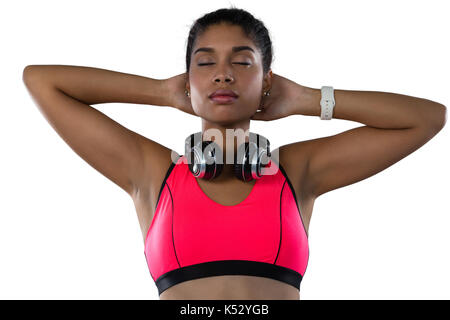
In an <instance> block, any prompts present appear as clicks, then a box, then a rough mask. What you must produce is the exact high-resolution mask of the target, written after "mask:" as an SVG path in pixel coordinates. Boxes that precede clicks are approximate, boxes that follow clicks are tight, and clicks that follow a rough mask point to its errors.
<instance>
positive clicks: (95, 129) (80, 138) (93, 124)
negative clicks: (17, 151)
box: [23, 71, 171, 196]
mask: <svg viewBox="0 0 450 320" xmlns="http://www.w3.org/2000/svg"><path fill="white" fill-rule="evenodd" d="M27 72H28V71H26V72H25V71H24V78H23V80H24V83H25V85H26V86H27V88H28V90H29V92H30V94H31V95H32V97H33V100H34V101H35V103H36V104H37V105H38V106H39V109H40V111H41V112H42V114H43V115H44V117H45V118H46V119H47V121H48V122H49V123H50V125H51V126H52V127H53V129H55V131H56V132H57V133H58V135H59V136H60V137H61V138H62V139H63V140H64V141H65V142H66V143H67V144H68V145H69V146H70V147H71V148H72V150H74V151H75V152H76V153H77V154H78V155H79V156H80V157H81V158H83V159H84V160H85V161H86V162H87V163H89V164H90V165H91V166H92V167H93V168H95V169H96V170H97V171H99V172H100V173H102V174H103V175H104V176H105V177H107V178H108V179H110V180H111V181H113V182H114V183H115V184H117V185H118V186H119V187H121V188H122V189H123V190H125V191H126V192H127V193H128V194H129V195H131V196H132V195H133V194H134V193H135V192H136V190H137V188H139V186H140V185H141V184H143V183H146V181H145V179H148V178H149V177H150V178H151V176H152V174H154V173H153V172H151V171H152V170H146V163H148V162H151V163H152V164H155V163H158V165H156V166H155V167H159V166H160V164H162V165H163V166H165V163H169V162H170V159H171V158H170V153H171V149H168V148H166V147H165V146H163V145H160V144H158V143H156V142H154V141H152V140H150V139H147V138H145V137H143V136H141V135H139V134H137V133H136V132H133V131H131V130H129V129H127V128H125V127H124V126H122V125H121V124H119V123H117V122H116V121H114V120H113V119H111V118H109V117H108V116H106V115H105V114H103V113H102V112H100V111H98V110H97V109H95V108H93V107H91V106H90V105H87V104H85V103H82V102H80V101H78V100H76V99H74V98H72V97H69V96H68V95H66V94H65V93H63V92H62V91H60V90H59V89H57V88H55V87H53V86H52V85H50V84H48V83H42V82H41V81H33V75H32V73H31V74H30V73H28V74H26V73H27ZM147 166H148V165H147ZM144 173H145V174H144Z"/></svg>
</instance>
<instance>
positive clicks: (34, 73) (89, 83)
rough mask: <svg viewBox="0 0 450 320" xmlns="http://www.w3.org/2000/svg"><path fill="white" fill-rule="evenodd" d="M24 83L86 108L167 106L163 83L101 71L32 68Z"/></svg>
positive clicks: (71, 68) (81, 67)
mask: <svg viewBox="0 0 450 320" xmlns="http://www.w3.org/2000/svg"><path fill="white" fill-rule="evenodd" d="M23 77H24V79H25V78H28V81H29V82H31V83H36V84H37V85H50V86H53V87H55V88H57V89H59V90H61V91H62V92H64V93H65V94H67V95H68V96H70V97H72V98H74V99H77V100H79V101H82V102H84V103H86V104H89V105H94V104H100V103H109V102H124V103H136V104H149V105H157V106H167V105H168V104H167V101H166V94H165V90H164V88H163V81H161V80H157V79H152V78H147V77H142V76H138V75H133V74H128V73H122V72H116V71H111V70H106V69H100V68H92V67H83V66H69V65H32V66H28V67H27V68H26V69H25V70H24V75H23Z"/></svg>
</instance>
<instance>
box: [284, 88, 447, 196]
mask: <svg viewBox="0 0 450 320" xmlns="http://www.w3.org/2000/svg"><path fill="white" fill-rule="evenodd" d="M310 89H311V88H310ZM309 94H310V95H311V96H310V99H304V100H303V101H307V104H306V105H301V104H299V105H298V106H299V107H298V114H302V115H309V116H317V117H319V116H320V94H321V93H320V89H311V90H309ZM334 94H335V100H336V105H335V107H334V112H333V118H336V119H345V120H351V121H357V122H360V123H363V124H366V125H365V126H361V127H358V128H354V129H351V130H347V131H345V132H342V133H339V134H336V135H333V136H328V137H323V138H318V139H313V140H308V141H301V142H297V143H291V144H288V145H284V146H282V147H280V157H281V158H282V159H284V163H285V167H287V168H288V169H286V170H287V171H289V173H290V174H291V175H292V176H293V179H292V180H294V181H295V183H297V184H298V188H299V189H301V190H304V191H305V192H306V193H308V195H309V196H310V197H312V198H317V197H318V196H320V195H322V194H324V193H326V192H329V191H331V190H334V189H337V188H341V187H343V186H347V185H350V184H353V183H355V182H358V181H361V180H363V179H366V178H368V177H370V176H372V175H374V174H376V173H378V172H380V171H382V170H384V169H386V168H388V167H389V166H391V165H393V164H394V163H396V162H398V161H399V160H401V159H403V158H404V157H406V156H407V155H409V154H411V153H412V152H414V151H415V150H417V149H418V148H420V147H421V146H422V145H424V144H425V143H426V142H427V141H429V140H430V139H431V138H432V137H433V136H435V135H436V134H437V133H438V132H439V131H440V130H441V129H442V128H443V126H444V124H445V122H446V110H447V109H446V107H445V106H443V105H442V104H439V103H437V102H434V101H431V100H427V99H422V98H416V97H411V96H407V95H401V94H395V93H389V92H376V91H350V90H334ZM331 121H333V120H331ZM299 177H302V181H300V178H299ZM297 179H298V180H297Z"/></svg>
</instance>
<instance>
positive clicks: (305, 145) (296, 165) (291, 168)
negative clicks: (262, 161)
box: [278, 139, 317, 198]
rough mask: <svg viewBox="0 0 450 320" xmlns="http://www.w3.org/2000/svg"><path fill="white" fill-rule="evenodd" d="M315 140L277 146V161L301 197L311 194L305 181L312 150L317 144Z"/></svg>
mask: <svg viewBox="0 0 450 320" xmlns="http://www.w3.org/2000/svg"><path fill="white" fill-rule="evenodd" d="M316 140H317V139H312V140H305V141H298V142H293V143H289V144H285V145H282V146H281V147H279V148H278V153H279V163H280V165H281V167H282V168H283V169H284V171H285V173H286V175H287V176H288V179H289V180H290V182H291V183H292V185H293V187H294V189H295V191H296V192H297V194H300V195H302V198H307V197H309V196H312V193H311V190H310V189H309V184H308V181H307V173H308V166H309V159H310V156H311V154H312V150H313V149H314V147H315V146H316V144H317V143H316Z"/></svg>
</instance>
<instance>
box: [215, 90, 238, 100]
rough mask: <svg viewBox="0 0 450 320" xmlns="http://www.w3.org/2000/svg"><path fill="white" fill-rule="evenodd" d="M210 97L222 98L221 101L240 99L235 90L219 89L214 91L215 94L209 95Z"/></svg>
mask: <svg viewBox="0 0 450 320" xmlns="http://www.w3.org/2000/svg"><path fill="white" fill-rule="evenodd" d="M209 97H210V98H211V99H212V98H219V97H220V98H221V99H225V98H228V99H230V98H234V99H236V98H237V97H238V95H237V93H236V92H234V91H233V90H226V89H219V90H216V91H214V92H213V93H211V94H210V95H209Z"/></svg>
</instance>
